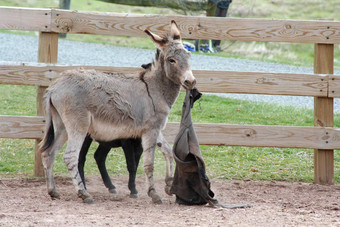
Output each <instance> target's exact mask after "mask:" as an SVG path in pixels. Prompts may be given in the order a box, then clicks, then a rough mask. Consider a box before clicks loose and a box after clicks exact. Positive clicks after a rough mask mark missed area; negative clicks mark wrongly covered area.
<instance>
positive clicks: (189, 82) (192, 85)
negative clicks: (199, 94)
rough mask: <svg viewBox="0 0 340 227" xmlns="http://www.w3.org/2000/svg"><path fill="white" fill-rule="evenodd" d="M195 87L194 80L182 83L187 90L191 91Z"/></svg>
mask: <svg viewBox="0 0 340 227" xmlns="http://www.w3.org/2000/svg"><path fill="white" fill-rule="evenodd" d="M195 85H196V79H194V80H185V81H184V86H185V87H186V88H187V89H189V90H191V89H193V88H194V87H195Z"/></svg>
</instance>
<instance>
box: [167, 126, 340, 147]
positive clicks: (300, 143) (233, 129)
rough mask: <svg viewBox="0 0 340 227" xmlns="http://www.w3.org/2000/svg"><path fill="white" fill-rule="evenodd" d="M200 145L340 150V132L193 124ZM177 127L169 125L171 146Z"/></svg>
mask: <svg viewBox="0 0 340 227" xmlns="http://www.w3.org/2000/svg"><path fill="white" fill-rule="evenodd" d="M194 127H195V130H196V133H197V136H198V141H199V143H200V144H206V145H228V146H250V147H286V148H323V149H339V148H340V129H338V128H331V127H294V126H263V125H226V124H202V123H200V124H194ZM178 130H179V124H178V123H168V124H167V126H166V128H165V130H164V131H163V134H164V135H165V137H166V138H167V139H168V141H169V142H170V143H172V142H173V141H174V139H175V136H176V135H177V133H178Z"/></svg>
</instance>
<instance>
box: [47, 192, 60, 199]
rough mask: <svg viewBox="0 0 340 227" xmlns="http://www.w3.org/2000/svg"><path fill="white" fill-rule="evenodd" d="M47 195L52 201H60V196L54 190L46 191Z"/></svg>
mask: <svg viewBox="0 0 340 227" xmlns="http://www.w3.org/2000/svg"><path fill="white" fill-rule="evenodd" d="M48 194H49V195H50V196H51V198H52V199H53V200H55V199H60V195H59V193H58V192H57V191H56V190H51V191H48Z"/></svg>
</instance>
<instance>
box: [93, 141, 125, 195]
mask: <svg viewBox="0 0 340 227" xmlns="http://www.w3.org/2000/svg"><path fill="white" fill-rule="evenodd" d="M120 146H122V143H121V140H113V141H111V142H99V146H98V148H97V150H96V152H95V153H94V158H95V159H96V162H97V166H98V169H99V171H100V174H101V176H102V179H103V181H104V184H105V186H106V188H107V189H109V192H110V193H114V194H116V193H117V191H116V187H115V186H114V185H113V184H112V181H111V179H110V176H109V174H108V173H107V169H106V164H105V161H106V158H107V154H108V153H109V152H110V150H111V148H115V147H120Z"/></svg>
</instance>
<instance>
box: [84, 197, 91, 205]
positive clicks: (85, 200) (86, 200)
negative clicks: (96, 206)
mask: <svg viewBox="0 0 340 227" xmlns="http://www.w3.org/2000/svg"><path fill="white" fill-rule="evenodd" d="M83 202H84V203H87V204H93V203H94V201H93V198H92V197H88V198H85V199H83Z"/></svg>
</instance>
